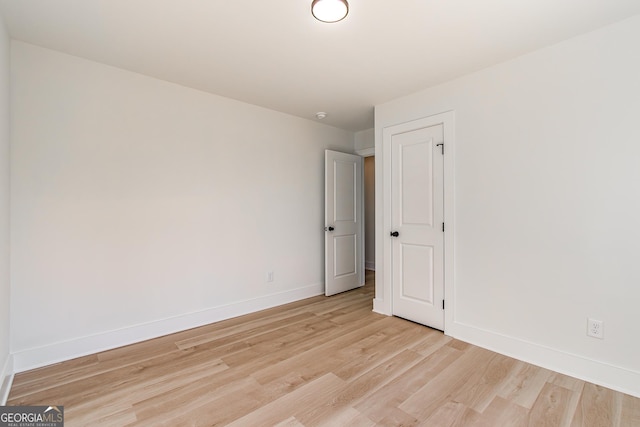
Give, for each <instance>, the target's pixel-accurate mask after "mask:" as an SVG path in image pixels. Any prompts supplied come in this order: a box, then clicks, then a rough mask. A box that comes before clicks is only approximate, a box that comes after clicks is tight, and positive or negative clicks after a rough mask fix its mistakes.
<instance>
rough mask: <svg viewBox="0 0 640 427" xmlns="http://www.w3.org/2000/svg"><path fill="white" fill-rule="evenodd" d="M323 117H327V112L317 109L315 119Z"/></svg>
mask: <svg viewBox="0 0 640 427" xmlns="http://www.w3.org/2000/svg"><path fill="white" fill-rule="evenodd" d="M325 117H327V113H325V112H324V111H318V112H317V113H316V119H318V120H322V119H324V118H325Z"/></svg>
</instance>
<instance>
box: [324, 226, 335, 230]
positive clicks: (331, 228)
mask: <svg viewBox="0 0 640 427" xmlns="http://www.w3.org/2000/svg"><path fill="white" fill-rule="evenodd" d="M325 230H329V231H333V230H335V228H333V227H332V226H329V227H327V228H326V229H325Z"/></svg>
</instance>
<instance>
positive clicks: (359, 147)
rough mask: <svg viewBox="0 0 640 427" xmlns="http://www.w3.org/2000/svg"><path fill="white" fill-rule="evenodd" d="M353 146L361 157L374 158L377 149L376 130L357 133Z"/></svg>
mask: <svg viewBox="0 0 640 427" xmlns="http://www.w3.org/2000/svg"><path fill="white" fill-rule="evenodd" d="M353 146H354V148H355V150H356V152H357V153H358V154H360V155H361V156H372V155H373V154H374V149H375V129H374V128H371V129H365V130H361V131H360V132H356V133H355V134H354V137H353Z"/></svg>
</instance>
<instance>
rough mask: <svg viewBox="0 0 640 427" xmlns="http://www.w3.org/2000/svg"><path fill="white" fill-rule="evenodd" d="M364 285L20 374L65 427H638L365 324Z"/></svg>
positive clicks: (597, 397) (368, 314)
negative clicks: (61, 415)
mask: <svg viewBox="0 0 640 427" xmlns="http://www.w3.org/2000/svg"><path fill="white" fill-rule="evenodd" d="M372 298H373V277H372V276H368V281H367V285H366V286H365V287H364V288H362V289H358V290H355V291H351V292H348V293H344V294H341V295H337V296H334V297H331V298H325V297H315V298H311V299H307V300H304V301H300V302H296V303H293V304H288V305H286V306H282V307H278V308H274V309H270V310H266V311H263V312H260V313H254V314H251V315H247V316H243V317H240V318H236V319H231V320H227V321H224V322H219V323H216V324H212V325H208V326H204V327H201V328H197V329H192V330H189V331H185V332H181V333H178V334H174V335H170V336H166V337H162V338H158V339H155V340H151V341H147V342H143V343H139V344H135V345H132V346H128V347H123V348H119V349H115V350H111V351H106V352H104V353H100V354H96V355H92V356H87V357H83V358H80V359H75V360H72V361H69V362H64V363H61V364H57V365H54V366H50V367H46V368H42V369H37V370H34V371H30V372H25V373H21V374H18V375H16V378H15V381H14V385H13V388H12V390H11V394H10V397H9V403H8V404H10V405H18V404H25V405H36V404H40V405H50V404H59V405H64V406H65V421H66V425H67V426H68V427H70V426H95V425H109V426H129V425H140V426H162V425H166V426H181V425H189V426H192V425H193V426H213V425H233V426H276V425H277V426H373V425H382V426H413V425H424V426H487V427H503V426H536V427H537V426H570V427H573V426H598V427H605V426H607V427H608V426H625V427H626V426H640V399H636V398H633V397H631V396H628V395H624V394H622V393H618V392H614V391H612V390H609V389H606V388H603V387H599V386H596V385H593V384H589V383H585V382H583V381H580V380H577V379H574V378H570V377H567V376H565V375H561V374H557V373H554V372H551V371H548V370H546V369H542V368H538V367H536V366H532V365H529V364H527V363H524V362H520V361H517V360H514V359H511V358H509V357H505V356H501V355H499V354H496V353H493V352H490V351H487V350H483V349H481V348H478V347H475V346H472V345H468V344H465V343H463V342H460V341H457V340H454V339H451V338H449V337H446V336H444V335H443V334H442V333H440V332H437V331H434V330H431V329H429V328H426V327H423V326H420V325H417V324H414V323H411V322H407V321H405V320H402V319H399V318H394V317H385V316H381V315H378V314H375V313H373V312H372V311H371V301H372Z"/></svg>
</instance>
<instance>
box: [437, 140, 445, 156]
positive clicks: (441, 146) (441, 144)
mask: <svg viewBox="0 0 640 427" xmlns="http://www.w3.org/2000/svg"><path fill="white" fill-rule="evenodd" d="M436 147H440V149H441V150H442V151H441V153H442V155H443V156H444V144H443V143H442V142H441V143H440V144H436Z"/></svg>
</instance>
